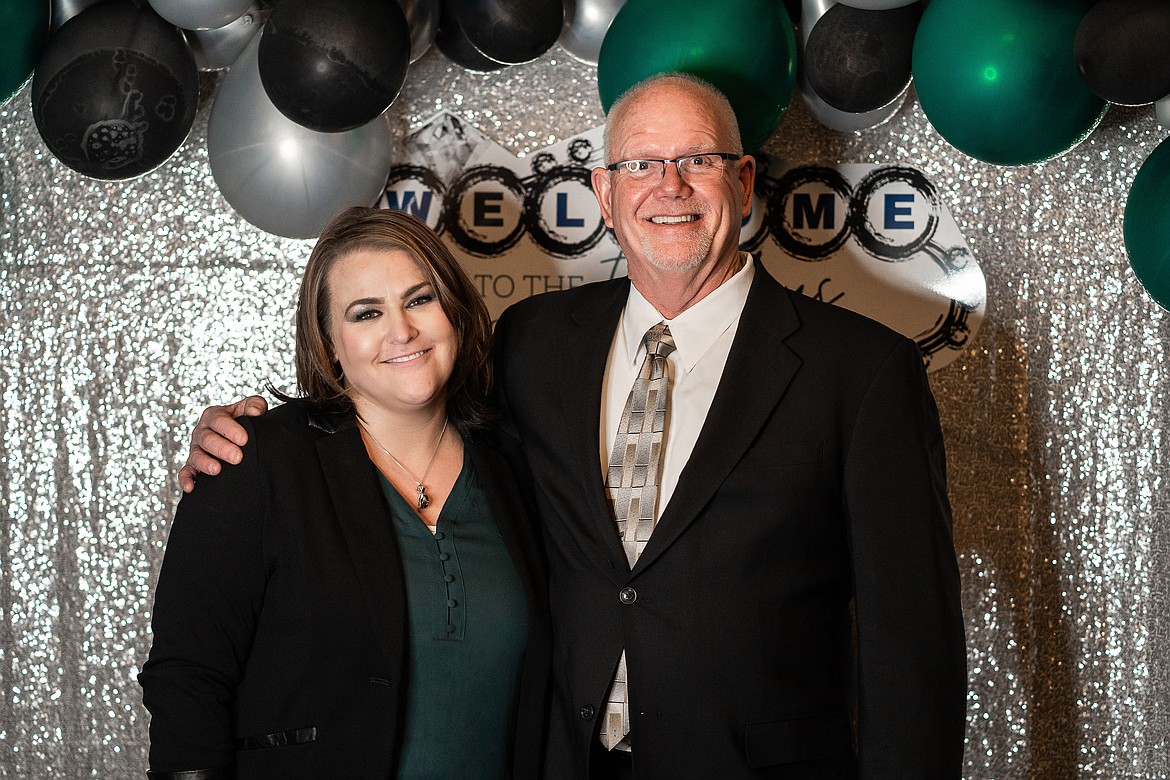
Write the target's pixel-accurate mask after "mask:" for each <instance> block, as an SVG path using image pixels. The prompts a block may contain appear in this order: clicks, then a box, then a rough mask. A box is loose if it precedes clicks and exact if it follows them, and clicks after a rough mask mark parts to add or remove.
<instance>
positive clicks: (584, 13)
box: [558, 0, 626, 65]
mask: <svg viewBox="0 0 1170 780" xmlns="http://www.w3.org/2000/svg"><path fill="white" fill-rule="evenodd" d="M625 2H626V0H565V27H564V29H563V30H561V37H560V38H559V39H558V43H560V44H561V46H564V47H565V50H566V51H567V52H569V54H571V55H573V58H574V59H577V60H580V61H581V62H584V63H587V64H589V65H596V64H597V55H598V54H599V53H600V52H601V42H602V41H603V40H604V39H605V33H606V31H608V30H609V24H610V22H612V21H613V18H614V17H615V16H617V12H618V10H619V9H620V8H621V7H622V6H623V5H625Z"/></svg>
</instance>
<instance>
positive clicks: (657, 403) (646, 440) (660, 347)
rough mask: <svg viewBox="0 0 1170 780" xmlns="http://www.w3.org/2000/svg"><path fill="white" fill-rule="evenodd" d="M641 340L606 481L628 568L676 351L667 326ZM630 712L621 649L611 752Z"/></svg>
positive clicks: (646, 513) (648, 514)
mask: <svg viewBox="0 0 1170 780" xmlns="http://www.w3.org/2000/svg"><path fill="white" fill-rule="evenodd" d="M643 342H644V343H645V345H646V359H645V360H644V361H643V362H642V367H641V369H639V371H638V377H637V379H635V380H634V386H633V388H632V389H631V390H630V396H629V398H627V399H626V408H625V409H624V410H623V411H622V421H621V424H620V425H619V426H618V433H617V439H616V440H615V441H614V444H613V453H612V454H611V455H610V458H609V472H608V473H607V474H606V480H605V486H606V489H607V490H608V491H609V498H610V501H612V502H613V513H614V519H615V520H616V521H617V528H618V533H619V534H620V535H621V538H622V546H623V547H624V548H625V551H626V559H627V560H628V561H629V563H630V567H631V568H633V566H634V564H635V563H636V562H637V561H638V556H639V555H641V554H642V550H643V549H645V547H646V542H647V541H649V539H650V534H651V533H652V532H653V531H654V522H655V517H654V508H655V505H656V503H657V501H658V479H659V467H660V464H661V462H662V436H663V433H664V432H665V430H666V415H667V410H668V406H669V404H668V401H669V393H670V382H669V379H668V377H667V375H666V357H667V356H668V355H669V354H670V353H671V352H674V349H675V346H674V339H673V338H672V337H671V335H670V328H668V327H667V326H666V324H665V323H661V322H660V323H658V324H657V325H655V326H654V327H652V328H650V330H648V331H646V336H645V337H644V339H643ZM629 709H630V708H629V699H628V697H627V695H626V653H625V651H624V650H623V651H622V657H621V660H620V661H619V662H618V669H617V674H616V675H615V677H614V682H613V686H612V687H611V689H610V694H609V701H608V702H607V703H606V708H605V716H604V717H603V718H602V722H601V735H600V736H601V741H602V743H604V744H605V746H606V748H608V749H610V750H612V749H613V748H614V746H615V745H617V744H618V743H619V742H621V741H622V739H623V738H624V737H625V735H626V734H628V733H629V731H630V715H629Z"/></svg>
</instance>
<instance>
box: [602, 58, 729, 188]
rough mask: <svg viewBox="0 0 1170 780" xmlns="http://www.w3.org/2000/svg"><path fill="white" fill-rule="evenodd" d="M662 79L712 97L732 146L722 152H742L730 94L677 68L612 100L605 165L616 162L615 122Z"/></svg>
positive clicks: (607, 127) (642, 81)
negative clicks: (612, 133)
mask: <svg viewBox="0 0 1170 780" xmlns="http://www.w3.org/2000/svg"><path fill="white" fill-rule="evenodd" d="M663 82H676V83H677V82H682V83H683V84H686V85H689V86H691V87H692V88H694V89H695V90H696V91H698V92H701V93H703V94H704V95H705V96H706V97H708V98H710V100H711V103H712V104H713V106H714V107H715V110H716V113H717V114H718V115H719V117H720V119H721V120H722V121H723V123H724V126H723V130H724V131H725V132H726V133H728V135H729V137H730V139H731V143H732V146H733V148H731V149H721V150H719V151H728V152H734V153H735V154H739V155H742V154H743V140H742V139H741V138H740V134H739V120H738V119H737V118H736V116H735V109H733V108H732V107H731V101H729V100H728V99H727V96H726V95H724V94H723V92H722V90H720V89H719V88H718V87H716V86H715V85H714V84H712V83H711V82H709V81H707V80H706V79H702V78H699V77H698V76H696V75H694V74H693V73H686V72H684V71H677V72H674V73H658V74H656V75H653V76H649V77H647V78H645V79H642V80H641V81H639V82H638V83H637V84H635V85H634V86H632V87H630V88H629V89H627V90H626V91H625V92H623V93H622V94H621V95H619V96H618V99H617V100H615V101H613V105H612V106H610V107H609V113H608V114H606V122H605V136H604V143H605V163H606V165H609V164H611V163H613V162H614V160H613V159H611V152H612V150H611V149H610V129H611V128H612V127H613V126H614V125H615V124H617V122H618V120H619V119H620V118H621V116H622V114H623V113H624V112H625V110H626V108H627V107H628V106H629V105H630V103H632V102H634V101H635V100H636V99H637V98H639V97H640V96H641V95H642V94H643V93H644V92H646V91H647V90H649V89H652V88H653V87H655V86H657V85H659V84H661V83H663Z"/></svg>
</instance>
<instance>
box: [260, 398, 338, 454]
mask: <svg viewBox="0 0 1170 780" xmlns="http://www.w3.org/2000/svg"><path fill="white" fill-rule="evenodd" d="M239 422H240V424H241V425H243V426H244V428H245V429H246V430H247V431H248V435H249V439H251V437H252V436H253V434H255V436H256V437H257V438H258V439H259V440H260V441H262V442H263V443H264V444H268V445H270V444H273V443H281V444H285V443H292V442H311V441H313V440H314V439H316V438H318V437H319V436H322V435H326V434H330V433H336V432H337V431H339V430H342V429H344V428H347V427H352V426H353V425H354V417H353V414H352V413H339V412H332V411H329V410H327V409H323V408H321V407H320V406H318V405H316V404H313V403H311V402H309V401H308V400H306V399H304V398H292V399H289V400H286V401H285V402H284V403H281V404H278V405H276V406H273V407H272V408H271V409H269V410H268V411H266V412H265V413H264V414H261V415H259V416H256V417H241V418H239Z"/></svg>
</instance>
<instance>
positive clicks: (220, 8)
mask: <svg viewBox="0 0 1170 780" xmlns="http://www.w3.org/2000/svg"><path fill="white" fill-rule="evenodd" d="M251 4H252V0H150V7H151V8H153V9H154V10H155V12H156V13H157V14H158V15H159V16H161V17H162V18H164V19H166V20H167V21H168V22H170V23H171V24H173V25H175V26H176V27H182V28H183V29H184V30H215V29H218V28H220V27H223V26H224V25H225V24H231V23H232V22H233V21H234V20H236V19H239V18H240V15H241V14H243V13H244V12H245V11H247V10H248V6H250V5H251Z"/></svg>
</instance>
